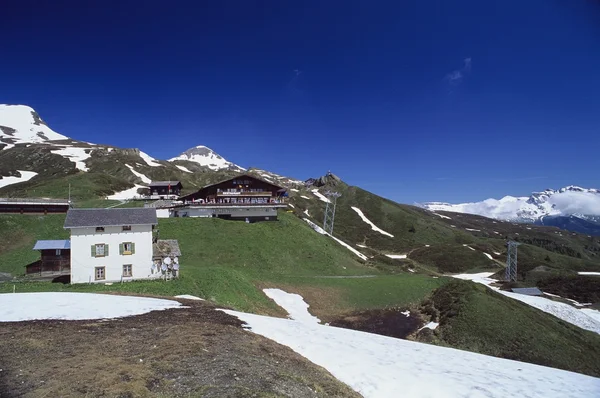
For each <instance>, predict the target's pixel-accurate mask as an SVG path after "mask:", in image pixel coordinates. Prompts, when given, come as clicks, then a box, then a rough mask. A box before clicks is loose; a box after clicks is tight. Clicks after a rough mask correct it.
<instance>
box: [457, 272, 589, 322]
mask: <svg viewBox="0 0 600 398" xmlns="http://www.w3.org/2000/svg"><path fill="white" fill-rule="evenodd" d="M493 274H494V273H493V272H482V273H478V274H460V275H451V276H452V277H453V278H458V279H463V280H471V281H473V282H477V283H481V284H483V285H486V286H487V287H489V288H490V289H493V290H495V291H496V292H498V293H500V294H503V295H505V296H507V297H510V298H513V299H515V300H518V301H521V302H523V303H525V304H528V305H530V306H532V307H535V308H537V309H539V310H541V311H544V312H547V313H548V314H552V315H554V316H555V317H557V318H560V319H562V320H563V321H565V322H569V323H571V324H573V325H575V326H579V327H580V328H582V329H585V330H589V331H592V332H595V333H598V334H600V321H598V320H596V319H594V318H593V317H591V316H589V315H588V314H586V313H585V312H583V311H582V310H580V309H577V308H574V307H572V306H570V305H569V304H565V303H560V302H558V301H552V300H549V299H547V298H544V297H536V296H526V295H524V294H518V293H513V292H507V291H504V290H500V289H499V288H497V287H493V286H490V285H491V284H492V283H495V282H498V281H497V280H495V279H491V278H490V276H492V275H493Z"/></svg>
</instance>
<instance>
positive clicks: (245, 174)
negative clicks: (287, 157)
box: [181, 173, 286, 199]
mask: <svg viewBox="0 0 600 398" xmlns="http://www.w3.org/2000/svg"><path fill="white" fill-rule="evenodd" d="M241 177H249V178H253V179H255V180H258V181H261V182H264V183H265V184H269V185H271V186H273V187H275V188H279V190H278V192H281V191H286V188H284V187H282V186H281V185H277V184H275V183H273V182H270V181H267V180H265V179H263V178H260V177H259V176H257V175H255V174H250V173H240V174H238V175H236V176H235V177H229V178H225V179H222V180H220V181H217V182H213V183H212V184H208V185H205V186H203V187H201V188H200V189H198V190H196V191H195V192H193V193H191V194H188V195H186V196H184V197H182V198H181V199H185V198H189V197H191V196H194V195H195V194H197V193H198V192H200V191H202V190H203V189H206V188H209V187H212V186H214V185H218V184H222V183H224V182H227V181H231V180H237V179H238V178H241Z"/></svg>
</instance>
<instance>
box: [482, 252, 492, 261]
mask: <svg viewBox="0 0 600 398" xmlns="http://www.w3.org/2000/svg"><path fill="white" fill-rule="evenodd" d="M483 254H484V255H485V256H486V257H487V258H489V259H490V260H493V259H494V257H492V255H491V254H489V253H483Z"/></svg>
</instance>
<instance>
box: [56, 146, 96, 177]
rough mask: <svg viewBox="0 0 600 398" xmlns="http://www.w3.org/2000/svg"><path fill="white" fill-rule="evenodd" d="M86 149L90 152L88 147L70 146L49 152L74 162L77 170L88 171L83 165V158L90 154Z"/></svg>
mask: <svg viewBox="0 0 600 398" xmlns="http://www.w3.org/2000/svg"><path fill="white" fill-rule="evenodd" d="M86 150H87V151H88V152H90V153H91V150H90V148H76V147H72V146H69V147H64V148H63V149H56V150H54V151H50V152H52V153H54V154H57V155H60V156H62V157H64V158H67V159H69V160H70V161H71V162H73V163H75V167H76V168H78V169H79V170H81V171H88V170H89V169H88V167H87V166H86V165H85V160H86V159H88V158H89V157H90V156H91V155H90V154H89V153H86V152H85V151H86Z"/></svg>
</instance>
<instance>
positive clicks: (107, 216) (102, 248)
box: [64, 208, 159, 283]
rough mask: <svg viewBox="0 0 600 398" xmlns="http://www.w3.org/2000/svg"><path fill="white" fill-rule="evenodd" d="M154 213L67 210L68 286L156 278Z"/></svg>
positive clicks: (125, 210) (139, 210) (149, 210)
mask: <svg viewBox="0 0 600 398" xmlns="http://www.w3.org/2000/svg"><path fill="white" fill-rule="evenodd" d="M156 224H157V219H156V210H155V209H151V208H132V209H70V210H69V211H68V213H67V218H66V220H65V225H64V227H65V229H70V230H71V283H90V282H91V283H94V282H96V283H104V282H116V281H121V280H133V279H153V278H157V277H159V274H158V273H156V272H154V273H153V271H154V270H153V267H152V264H153V262H152V230H153V227H154V225H156Z"/></svg>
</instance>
